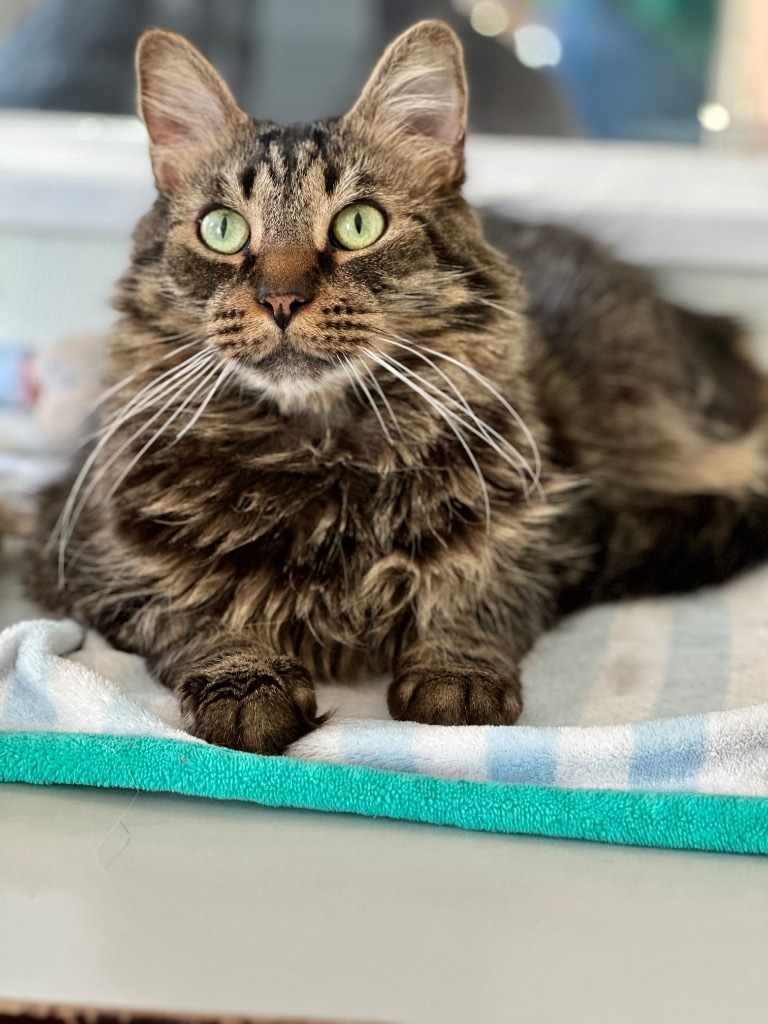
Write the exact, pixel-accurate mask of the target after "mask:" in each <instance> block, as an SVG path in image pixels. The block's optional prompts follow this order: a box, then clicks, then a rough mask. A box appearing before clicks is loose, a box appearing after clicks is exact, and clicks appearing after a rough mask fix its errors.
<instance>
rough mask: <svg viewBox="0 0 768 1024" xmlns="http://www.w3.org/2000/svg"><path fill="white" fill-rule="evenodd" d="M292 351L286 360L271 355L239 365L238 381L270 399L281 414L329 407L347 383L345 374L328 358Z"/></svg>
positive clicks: (249, 389) (248, 388)
mask: <svg viewBox="0 0 768 1024" xmlns="http://www.w3.org/2000/svg"><path fill="white" fill-rule="evenodd" d="M294 352H295V354H294V355H292V356H291V357H290V358H288V359H286V358H284V357H283V356H282V355H281V356H280V357H277V356H275V355H274V354H273V355H270V356H267V357H266V358H265V359H262V360H260V361H259V362H256V361H253V362H250V363H245V364H243V363H240V364H238V367H237V371H236V375H237V379H238V380H239V381H240V382H241V384H243V386H244V387H245V388H246V389H247V390H248V391H251V392H253V393H254V394H257V395H259V396H260V397H261V396H266V397H267V398H269V399H271V400H272V401H273V402H275V404H276V405H277V406H278V408H279V409H280V411H281V412H285V413H288V412H297V411H300V410H305V409H314V410H317V411H320V410H322V409H325V408H328V406H329V405H330V404H332V402H333V400H334V399H335V398H336V397H337V396H338V395H339V394H340V393H341V392H342V391H343V390H344V386H345V384H346V383H348V377H347V375H346V373H345V371H344V370H343V368H342V367H341V366H339V365H338V364H335V363H331V362H329V361H328V360H327V359H320V358H318V357H317V356H312V355H308V354H305V353H299V352H296V351H295V350H294Z"/></svg>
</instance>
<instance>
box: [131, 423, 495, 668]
mask: <svg viewBox="0 0 768 1024" xmlns="http://www.w3.org/2000/svg"><path fill="white" fill-rule="evenodd" d="M280 441H281V443H277V442H276V439H275V438H273V437H270V436H266V437H257V438H255V439H249V438H248V437H241V438H240V439H239V440H238V442H237V443H234V441H233V440H232V439H230V440H228V441H227V442H226V443H223V444H219V445H212V446H211V447H209V448H208V449H206V451H205V452H203V451H202V450H200V451H197V452H195V451H193V450H190V451H179V452H178V455H177V456H175V457H174V458H170V459H160V458H158V459H157V460H156V461H155V462H154V465H153V466H152V467H151V470H150V469H149V467H147V469H145V471H144V472H143V473H142V476H141V479H140V480H138V481H137V487H136V489H135V490H133V489H132V488H129V489H128V490H127V492H126V494H127V495H130V493H131V492H133V493H134V494H135V495H137V496H139V495H141V501H140V502H139V503H138V504H137V506H135V507H133V508H128V507H126V509H125V511H124V513H123V514H122V515H121V516H120V517H119V529H120V532H121V533H122V535H123V539H124V540H126V541H128V543H129V546H130V548H131V549H132V550H133V552H134V553H135V554H136V555H137V556H138V557H140V558H141V559H142V560H144V559H147V558H149V559H150V560H152V559H157V560H159V561H160V562H161V563H162V565H163V573H162V576H161V578H160V579H159V581H158V583H156V584H155V586H157V585H158V584H159V586H160V587H161V588H162V589H163V590H164V592H165V595H166V599H167V600H168V601H169V602H171V604H172V605H173V606H174V607H176V608H178V610H179V612H187V611H190V612H191V611H193V610H194V608H196V607H206V608H209V609H215V614H216V616H217V618H218V619H219V621H221V622H222V623H223V624H225V625H227V626H229V627H232V628H233V629H237V630H243V629H247V630H255V631H256V632H257V634H258V635H259V636H260V637H262V638H263V639H264V640H265V641H266V642H269V643H271V644H273V645H278V646H279V647H280V648H281V649H286V647H287V648H293V650H294V651H295V652H296V654H297V655H299V656H300V657H302V659H304V660H305V661H306V662H307V663H308V664H310V665H312V667H313V669H314V670H315V671H316V672H319V673H321V674H325V675H335V674H337V673H338V672H339V671H343V673H344V674H348V672H349V670H350V662H354V660H355V658H356V657H358V656H359V658H360V661H361V665H360V667H361V668H362V667H369V668H370V667H372V666H373V667H377V666H378V667H383V666H385V665H386V664H387V662H388V661H389V658H390V657H391V651H390V652H389V653H387V651H388V650H389V649H390V648H391V645H392V644H393V643H395V642H397V640H398V638H399V639H400V640H402V638H403V637H404V636H405V635H406V634H407V631H408V629H409V628H410V624H411V623H412V622H413V621H414V620H415V618H416V617H417V616H418V614H419V608H418V605H419V600H420V595H423V594H424V593H425V592H429V591H430V589H433V588H431V585H430V581H431V580H433V579H437V578H438V577H444V576H445V572H446V564H447V563H450V562H454V563H455V564H456V565H457V566H458V565H462V566H463V568H462V569H461V571H462V573H465V574H466V573H467V566H468V565H469V564H470V563H471V564H472V565H473V566H474V571H475V573H476V572H477V570H478V567H480V566H482V565H483V564H484V562H485V554H484V552H485V551H486V550H487V548H488V545H489V537H488V536H487V533H486V530H485V528H484V524H483V522H482V520H481V516H480V515H478V513H477V512H476V510H475V509H474V508H473V504H474V503H475V501H476V494H475V491H476V488H477V481H476V477H475V475H474V474H473V473H472V471H471V467H468V466H467V465H465V464H462V463H461V462H460V461H457V460H456V459H455V458H453V459H451V458H450V456H449V452H448V451H446V452H442V451H441V450H440V449H439V448H438V449H437V450H434V449H432V450H430V453H429V458H430V461H429V465H427V464H425V460H424V459H421V458H414V457H413V453H411V457H410V460H408V459H401V458H399V457H398V456H397V455H396V454H394V455H393V453H392V452H391V451H388V452H387V454H386V457H384V458H382V459H380V460H377V459H376V458H375V457H374V456H373V455H372V454H370V453H369V454H366V452H365V448H366V444H365V437H364V432H363V433H359V434H358V436H357V438H356V439H355V438H352V437H351V436H349V435H348V436H344V437H342V438H340V439H338V438H336V439H325V440H323V441H319V440H313V439H310V438H294V439H291V443H290V444H287V443H286V438H285V437H282V438H280ZM150 472H151V495H150V494H148V493H147V484H148V482H149V480H150V476H149V473H150ZM469 575H470V576H471V575H472V574H471V573H469ZM363 651H365V654H362V653H360V652H363ZM355 652H358V655H356V653H355ZM340 657H341V658H343V659H344V660H345V664H344V665H343V666H339V665H337V664H335V661H336V660H338V658H340Z"/></svg>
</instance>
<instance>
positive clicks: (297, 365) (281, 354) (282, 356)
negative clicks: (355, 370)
mask: <svg viewBox="0 0 768 1024" xmlns="http://www.w3.org/2000/svg"><path fill="white" fill-rule="evenodd" d="M247 365H248V367H249V369H252V370H256V371H257V372H258V373H259V374H263V375H264V376H265V377H268V378H269V379H270V380H272V381H274V382H275V383H279V382H281V381H298V380H319V379H320V378H321V377H323V376H325V374H326V373H328V371H329V370H331V369H333V363H331V361H330V360H328V359H323V358H321V357H320V356H314V355H312V354H311V353H309V352H303V351H302V350H301V349H298V348H296V346H295V345H290V344H285V343H284V344H282V345H280V346H279V347H278V348H276V349H273V350H272V351H271V352H270V353H269V355H266V356H264V357H263V358H262V359H252V358H251V359H249V360H248V363H247Z"/></svg>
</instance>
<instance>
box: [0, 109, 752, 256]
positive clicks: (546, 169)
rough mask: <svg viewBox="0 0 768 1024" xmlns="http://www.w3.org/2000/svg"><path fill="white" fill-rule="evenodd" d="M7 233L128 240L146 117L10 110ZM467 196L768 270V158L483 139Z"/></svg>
mask: <svg viewBox="0 0 768 1024" xmlns="http://www.w3.org/2000/svg"><path fill="white" fill-rule="evenodd" d="M0 137H2V139H3V147H2V150H0V229H6V230H7V229H11V230H23V231H37V230H39V229H41V228H45V229H46V230H47V231H58V232H67V233H68V232H72V231H77V232H92V233H99V234H101V233H105V234H109V235H112V236H114V235H121V236H124V237H127V236H128V234H129V233H130V231H131V230H132V228H133V225H134V224H135V222H136V220H137V219H138V217H139V216H140V215H141V214H142V213H143V212H144V211H145V210H146V209H147V207H148V206H149V204H150V203H151V201H152V196H153V189H152V181H151V176H150V168H149V159H148V156H147V149H146V138H145V133H144V129H143V127H142V126H141V124H140V123H139V121H138V120H137V119H136V118H124V117H102V116H98V117H97V116H91V115H79V114H50V113H41V112H27V111H0ZM467 169H468V173H467V186H466V194H467V196H468V198H470V199H471V200H472V201H473V202H475V203H477V204H492V205H494V206H497V207H500V208H502V209H504V210H506V211H508V212H510V213H514V214H516V215H519V216H524V217H526V218H528V219H539V220H542V219H543V220H554V221H560V222H566V223H571V224H575V225H577V226H580V227H583V228H585V229H588V230H589V231H591V232H592V233H594V234H596V235H597V236H598V237H600V238H601V239H603V240H604V241H606V242H608V243H610V244H611V245H612V246H614V247H615V248H616V249H617V251H618V252H620V253H621V254H622V255H623V256H624V257H625V258H627V259H631V260H633V261H635V262H639V263H643V264H649V265H662V264H663V265H665V266H686V267H702V268H704V267H718V268H725V269H727V270H732V271H737V270H748V271H760V270H766V269H768V158H767V157H762V156H761V157H758V156H753V155H742V154H739V153H724V152H723V151H720V150H718V151H712V150H706V149H698V148H695V147H686V146H670V145H661V144H659V145H653V144H646V143H605V142H592V141H573V140H560V139H535V140H534V139H529V138H512V137H509V138H504V137H500V136H474V137H472V138H470V140H469V143H468V159H467Z"/></svg>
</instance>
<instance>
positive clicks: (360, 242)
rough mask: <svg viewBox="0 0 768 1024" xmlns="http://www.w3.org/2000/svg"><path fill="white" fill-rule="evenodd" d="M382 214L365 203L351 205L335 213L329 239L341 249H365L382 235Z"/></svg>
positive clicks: (383, 224)
mask: <svg viewBox="0 0 768 1024" xmlns="http://www.w3.org/2000/svg"><path fill="white" fill-rule="evenodd" d="M384 227H385V221H384V214H383V213H382V212H381V210H377V209H376V207H375V206H368V204H367V203H352V205H351V206H345V207H344V209H343V210H342V211H341V213H337V214H336V216H335V217H334V218H333V223H332V224H331V237H332V238H333V240H334V242H336V244H337V245H340V246H341V247H342V249H365V248H367V247H368V246H369V245H373V243H374V242H375V241H376V239H377V238H381V236H382V234H383V233H384Z"/></svg>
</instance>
